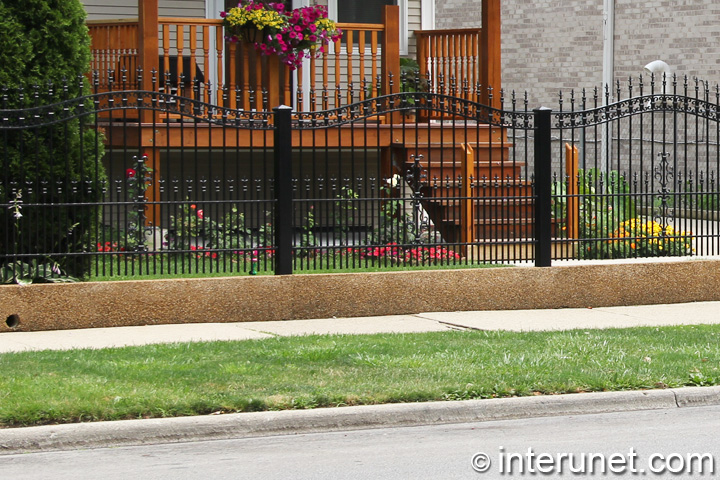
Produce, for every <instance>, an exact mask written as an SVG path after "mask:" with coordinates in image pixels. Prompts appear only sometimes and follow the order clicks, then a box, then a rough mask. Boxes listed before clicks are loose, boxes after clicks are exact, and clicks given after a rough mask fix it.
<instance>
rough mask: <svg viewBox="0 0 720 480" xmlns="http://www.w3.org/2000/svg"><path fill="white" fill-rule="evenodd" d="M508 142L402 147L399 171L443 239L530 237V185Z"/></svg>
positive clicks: (473, 240)
mask: <svg viewBox="0 0 720 480" xmlns="http://www.w3.org/2000/svg"><path fill="white" fill-rule="evenodd" d="M509 153H510V145H509V144H504V143H487V142H476V143H474V144H469V143H458V144H455V145H448V144H440V143H428V144H413V145H412V147H409V146H406V147H405V148H404V149H403V153H402V155H403V163H402V167H401V168H402V170H403V176H404V177H405V178H408V179H409V180H410V184H411V185H410V186H411V187H412V188H413V190H414V191H416V192H418V191H419V192H420V193H421V194H422V206H423V208H424V209H425V210H426V211H427V213H428V215H429V217H430V219H431V221H432V222H433V224H434V225H435V228H436V229H437V230H438V231H439V232H440V234H441V235H442V237H443V239H444V240H445V241H446V242H449V243H477V242H480V243H483V242H485V243H487V242H493V243H497V242H501V241H503V240H517V239H523V238H532V235H533V228H534V218H533V217H534V213H533V210H534V209H533V198H532V185H531V184H530V183H529V181H527V180H524V179H523V178H522V169H523V167H524V166H525V163H524V162H515V161H513V160H512V159H510V155H509Z"/></svg>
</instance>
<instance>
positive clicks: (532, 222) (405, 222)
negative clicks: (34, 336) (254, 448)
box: [0, 78, 720, 282]
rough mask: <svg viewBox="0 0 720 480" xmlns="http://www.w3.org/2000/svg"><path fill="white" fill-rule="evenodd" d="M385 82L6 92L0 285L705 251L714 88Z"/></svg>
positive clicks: (717, 128)
mask: <svg viewBox="0 0 720 480" xmlns="http://www.w3.org/2000/svg"><path fill="white" fill-rule="evenodd" d="M397 80H398V81H397V83H398V85H397V92H393V89H394V88H395V87H394V86H393V81H392V79H391V81H390V82H389V84H390V85H391V91H390V93H388V94H387V95H382V96H378V97H375V98H366V95H360V94H359V93H357V92H349V93H348V98H351V99H352V98H358V99H363V100H359V101H355V102H351V103H349V104H348V105H346V106H343V107H341V108H337V109H333V110H327V111H323V112H296V111H292V109H290V108H288V107H279V108H276V109H274V110H273V111H254V110H238V109H232V108H227V107H223V106H220V105H227V104H228V102H226V101H219V102H213V103H205V102H200V101H198V100H193V98H195V99H200V98H208V97H209V95H205V94H204V92H196V94H195V95H192V96H184V95H183V89H182V88H179V89H177V91H175V93H161V92H157V91H138V90H119V91H110V92H100V91H96V93H94V94H91V95H87V96H85V97H82V98H64V97H63V89H54V88H47V87H44V88H40V87H37V88H33V89H28V90H17V89H4V90H3V92H2V100H1V103H0V107H1V108H0V109H1V111H0V144H1V145H2V146H0V161H2V167H3V168H2V172H1V173H0V225H1V226H2V233H0V268H2V277H3V280H4V281H6V282H10V281H15V282H29V281H62V280H66V279H68V278H71V277H76V278H86V279H105V278H129V277H130V278H136V277H143V276H147V275H153V276H159V277H163V276H168V275H233V274H256V273H265V272H274V273H279V274H288V273H292V272H313V271H352V270H355V269H362V270H366V269H385V268H406V267H415V266H422V267H431V266H439V267H447V266H457V267H459V266H477V265H481V264H500V263H505V264H518V263H529V262H534V264H535V265H538V266H549V265H551V264H552V261H553V260H554V259H563V260H579V259H607V258H626V257H630V258H640V257H649V256H670V255H671V256H689V255H715V254H716V250H717V248H718V238H719V237H720V232H719V231H718V230H719V229H718V227H717V225H718V224H717V218H716V217H717V213H716V212H717V209H718V200H719V197H718V195H719V193H718V186H717V171H718V166H719V165H720V153H719V150H718V144H717V142H718V136H719V135H718V132H720V124H718V112H719V111H720V93H719V91H718V89H717V88H715V89H714V90H712V91H711V90H710V89H709V87H708V85H707V84H705V83H701V82H694V83H688V81H687V80H685V81H683V82H681V83H678V82H677V81H676V80H675V79H663V80H662V81H658V80H656V79H650V81H649V85H645V84H643V83H642V80H641V83H639V84H638V83H636V84H635V85H633V84H630V85H629V86H628V90H627V92H626V93H627V98H626V99H624V100H620V98H621V97H622V95H623V94H624V93H625V92H623V91H621V90H620V88H619V86H618V87H617V88H616V89H614V90H613V92H612V95H611V92H609V91H608V92H604V93H602V94H601V93H599V92H592V94H588V93H587V92H582V93H581V94H579V95H575V94H573V95H570V96H569V97H560V103H559V108H557V109H555V110H550V109H537V110H534V111H531V110H529V108H528V105H527V102H526V101H525V100H524V99H523V98H519V97H516V96H515V95H510V96H508V97H505V95H503V94H502V93H501V94H500V104H501V106H502V108H501V109H493V108H490V107H487V106H484V105H480V104H478V103H475V102H473V101H469V100H466V99H464V98H461V97H458V96H456V95H453V94H452V91H450V90H448V89H447V88H445V87H444V86H443V84H442V82H443V80H442V79H440V80H439V81H440V82H441V83H440V84H439V85H434V86H432V88H428V87H429V80H428V79H413V80H408V79H405V78H402V79H397ZM79 81H81V80H79ZM448 85H453V86H457V85H464V87H463V88H469V86H468V85H467V84H464V83H462V82H460V83H458V82H456V81H455V80H454V79H451V80H450V81H449V82H448ZM195 88H201V87H200V86H198V85H195ZM350 88H352V87H350ZM453 88H455V87H453ZM472 88H475V89H480V88H481V87H480V86H477V85H475V86H472ZM233 95H235V96H237V95H242V93H241V92H238V91H228V90H225V91H223V92H222V96H223V97H229V96H233ZM490 96H491V97H492V95H490ZM218 104H220V105H218ZM427 119H432V120H427Z"/></svg>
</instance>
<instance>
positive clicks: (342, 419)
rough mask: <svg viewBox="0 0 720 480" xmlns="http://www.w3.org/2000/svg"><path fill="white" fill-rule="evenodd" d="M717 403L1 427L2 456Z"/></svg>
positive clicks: (605, 399) (631, 399) (576, 399)
mask: <svg viewBox="0 0 720 480" xmlns="http://www.w3.org/2000/svg"><path fill="white" fill-rule="evenodd" d="M709 405H720V387H689V388H679V389H667V390H643V391H631V392H602V393H583V394H568V395H546V396H536V397H518V398H500V399H492V400H465V401H456V402H426V403H409V404H407V403H406V404H385V405H364V406H357V407H343V408H320V409H315V410H286V411H279V412H254V413H236V414H228V415H207V416H198V417H178V418H158V419H147V420H124V421H116V422H97V423H77V424H63V425H47V426H39V427H27V428H8V429H2V430H0V455H10V454H18V453H28V452H42V451H53V450H69V449H78V448H100V447H117V446H131V445H148V444H158V443H178V442H191V441H204V440H221V439H231V438H249V437H264V436H272V435H298V434H307V433H319V432H335V431H341V430H360V429H369V428H389V427H406V426H420V425H437V424H452V423H466V422H488V421H494V420H514V419H520V418H532V417H551V416H560V415H587V414H597V413H611V412H630V411H639V410H658V409H668V408H683V407H699V406H709Z"/></svg>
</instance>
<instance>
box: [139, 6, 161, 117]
mask: <svg viewBox="0 0 720 480" xmlns="http://www.w3.org/2000/svg"><path fill="white" fill-rule="evenodd" d="M138 21H139V23H140V25H139V28H138V36H139V39H138V40H139V41H138V45H139V47H140V48H139V49H138V57H139V58H138V66H139V67H141V68H142V69H143V77H142V82H141V84H140V89H141V90H146V91H153V90H154V89H153V83H152V71H153V70H155V71H156V72H157V71H158V70H159V66H160V65H159V62H160V57H159V55H158V52H159V39H158V36H159V34H158V0H142V1H140V2H138ZM154 115H155V112H153V111H152V110H150V109H143V111H142V112H141V117H140V121H141V122H152V119H153V116H154Z"/></svg>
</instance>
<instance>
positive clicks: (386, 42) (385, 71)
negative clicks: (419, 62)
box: [381, 5, 400, 123]
mask: <svg viewBox="0 0 720 480" xmlns="http://www.w3.org/2000/svg"><path fill="white" fill-rule="evenodd" d="M382 21H383V25H385V31H384V32H383V36H382V61H381V70H382V79H383V80H382V81H383V83H382V92H381V93H382V94H383V95H388V94H389V93H397V92H398V91H399V87H400V7H399V6H397V5H385V6H384V7H383V16H382ZM391 73H392V75H393V84H394V86H393V91H392V92H391V90H390V74H391ZM388 121H389V122H390V123H393V121H392V115H390V116H389V120H388Z"/></svg>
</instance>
